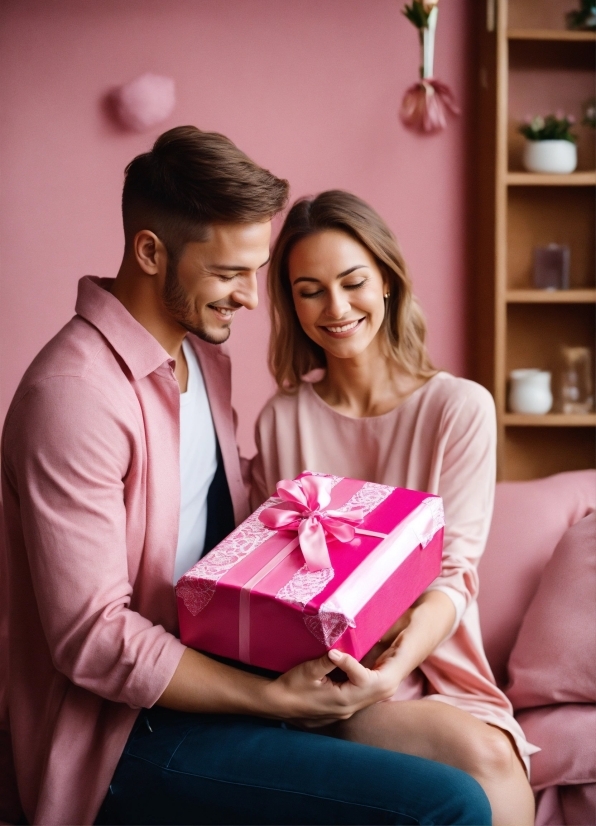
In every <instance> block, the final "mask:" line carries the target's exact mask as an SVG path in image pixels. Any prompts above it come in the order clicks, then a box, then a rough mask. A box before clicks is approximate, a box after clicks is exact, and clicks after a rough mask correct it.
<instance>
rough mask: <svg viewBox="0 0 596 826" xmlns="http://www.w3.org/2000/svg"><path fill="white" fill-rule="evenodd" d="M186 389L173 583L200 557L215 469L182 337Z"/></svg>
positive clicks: (196, 374) (205, 413)
mask: <svg viewBox="0 0 596 826" xmlns="http://www.w3.org/2000/svg"><path fill="white" fill-rule="evenodd" d="M182 349H183V350H184V355H185V356H186V363H187V364H188V385H187V388H186V393H181V394H180V530H179V533H178V546H177V548H176V563H175V565H174V583H176V582H177V581H178V580H179V579H180V577H181V576H182V574H184V573H186V571H188V569H189V568H192V566H193V565H194V564H195V562H197V560H198V559H199V558H200V556H201V554H202V552H203V547H204V545H205V531H206V529H207V493H208V492H209V486H210V484H211V482H212V481H213V477H214V476H215V471H216V469H217V449H216V438H215V428H214V426H213V419H212V417H211V408H210V407H209V399H208V398H207V391H206V390H205V382H204V381H203V374H202V373H201V368H200V367H199V363H198V361H197V357H196V356H195V353H194V350H193V349H192V347H191V345H190V344H189V343H188V341H187V340H186V339H185V340H184V341H183V343H182Z"/></svg>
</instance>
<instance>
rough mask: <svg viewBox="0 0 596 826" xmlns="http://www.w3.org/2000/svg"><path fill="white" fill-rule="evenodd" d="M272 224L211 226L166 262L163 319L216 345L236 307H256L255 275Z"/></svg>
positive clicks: (265, 258)
mask: <svg viewBox="0 0 596 826" xmlns="http://www.w3.org/2000/svg"><path fill="white" fill-rule="evenodd" d="M270 240H271V221H263V222H262V223H258V224H216V225H213V226H211V227H210V228H209V236H208V238H207V240H206V241H191V242H189V243H187V244H186V245H185V246H184V249H183V251H182V254H181V255H180V258H179V260H178V262H177V263H176V262H170V261H168V267H167V271H166V277H165V283H164V287H163V292H162V299H163V304H164V308H165V309H166V311H167V313H168V315H169V316H170V317H171V318H172V319H173V320H174V321H176V322H177V323H178V324H180V325H181V326H182V327H184V329H185V330H188V331H190V332H191V333H195V335H197V336H199V338H202V339H203V340H204V341H208V342H210V343H211V344H221V343H222V342H224V341H226V340H227V338H228V337H229V335H230V327H231V324H232V321H233V319H234V315H235V313H236V311H237V310H239V309H240V307H246V308H247V309H248V310H254V308H255V307H256V306H257V302H258V298H257V272H258V270H259V269H260V268H261V267H263V266H264V265H265V264H266V263H267V261H268V260H269V242H270Z"/></svg>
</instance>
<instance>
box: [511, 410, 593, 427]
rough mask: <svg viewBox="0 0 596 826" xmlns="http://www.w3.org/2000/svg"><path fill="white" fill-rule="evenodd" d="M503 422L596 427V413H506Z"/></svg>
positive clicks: (512, 425) (525, 424) (540, 425)
mask: <svg viewBox="0 0 596 826" xmlns="http://www.w3.org/2000/svg"><path fill="white" fill-rule="evenodd" d="M503 424H504V425H505V426H509V427H596V413H576V414H566V413H545V414H544V415H542V416H530V415H528V414H526V413H504V414H503Z"/></svg>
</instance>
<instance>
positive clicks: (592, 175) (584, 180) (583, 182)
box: [506, 171, 596, 186]
mask: <svg viewBox="0 0 596 826" xmlns="http://www.w3.org/2000/svg"><path fill="white" fill-rule="evenodd" d="M506 182H507V184H508V185H509V186H596V171H594V172H592V171H590V172H572V173H571V174H570V175H545V174H540V173H537V172H508V173H507V176H506Z"/></svg>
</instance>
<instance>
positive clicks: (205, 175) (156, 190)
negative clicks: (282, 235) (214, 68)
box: [122, 126, 289, 259]
mask: <svg viewBox="0 0 596 826" xmlns="http://www.w3.org/2000/svg"><path fill="white" fill-rule="evenodd" d="M288 191H289V185H288V182H287V181H285V180H282V179H280V178H276V176H275V175H273V174H272V173H271V172H269V171H267V170H266V169H263V168H262V167H260V166H258V165H257V164H256V163H255V162H254V161H251V159H250V158H249V157H247V156H246V155H245V154H244V152H241V151H240V149H238V147H237V146H235V145H234V144H233V143H232V141H231V140H230V139H229V138H226V137H225V136H224V135H219V134H218V133H217V132H202V131H201V130H200V129H197V128H196V126H177V127H176V128H175V129H170V130H169V131H168V132H164V134H163V135H160V136H159V138H158V139H157V140H156V141H155V143H154V145H153V148H152V149H151V151H150V152H145V153H143V154H142V155H137V157H136V158H135V159H134V160H132V161H131V162H130V163H129V164H128V166H127V167H126V170H125V178H124V189H123V191H122V218H123V222H124V239H125V244H126V247H128V246H129V245H130V243H131V242H132V240H133V238H134V236H135V235H136V233H137V232H139V231H140V230H142V229H148V230H151V232H154V233H155V234H156V235H157V237H158V238H159V239H160V241H161V242H162V243H163V244H164V246H165V248H166V250H167V252H168V256H169V257H170V258H171V259H177V258H178V256H179V255H180V253H181V251H182V248H183V247H184V245H185V244H186V243H188V242H189V241H203V240H205V239H206V237H207V231H208V227H209V226H210V225H211V224H249V223H258V222H261V221H266V220H267V219H268V218H272V217H273V216H274V215H275V214H276V213H278V212H280V211H281V210H282V209H283V208H284V206H285V205H286V202H287V199H288Z"/></svg>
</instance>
